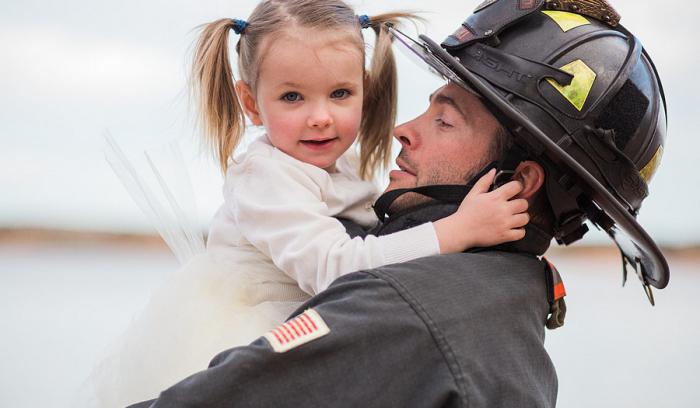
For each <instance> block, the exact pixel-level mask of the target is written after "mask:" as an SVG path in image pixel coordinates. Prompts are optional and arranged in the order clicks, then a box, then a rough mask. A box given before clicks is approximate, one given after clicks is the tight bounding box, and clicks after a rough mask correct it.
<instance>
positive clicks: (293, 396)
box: [132, 205, 557, 408]
mask: <svg viewBox="0 0 700 408" xmlns="http://www.w3.org/2000/svg"><path fill="white" fill-rule="evenodd" d="M453 210H454V207H449V208H448V207H445V206H441V205H430V206H424V207H422V208H420V209H417V210H415V211H412V212H409V213H406V214H402V215H400V216H397V217H395V218H394V219H392V220H390V221H389V222H388V223H386V224H385V225H383V226H381V227H380V228H379V229H378V230H377V231H376V233H378V234H384V233H390V232H393V231H395V230H397V229H403V228H407V227H410V226H412V225H415V224H418V223H422V222H426V221H431V220H435V219H438V218H441V217H442V216H444V215H446V213H447V212H450V211H453ZM548 245H549V237H547V236H546V235H544V234H542V233H540V232H538V231H537V230H536V229H534V228H532V227H528V229H527V235H526V238H525V239H523V240H522V241H519V242H517V243H516V244H513V245H505V246H501V247H496V248H489V249H481V250H475V251H470V252H467V253H461V254H452V255H439V256H432V257H426V258H421V259H417V260H414V261H411V262H406V263H401V264H394V265H387V266H384V267H381V268H376V269H372V270H366V271H361V272H356V273H352V274H349V275H346V276H344V277H342V278H340V279H338V280H336V281H335V282H334V283H333V284H332V285H331V286H330V288H328V289H327V290H326V291H324V292H322V293H319V294H318V295H316V296H314V297H313V298H312V299H311V300H309V301H308V302H306V303H305V304H304V305H303V306H302V307H301V308H300V309H299V310H297V312H295V315H297V314H300V313H303V312H305V311H308V309H312V310H313V311H314V313H317V315H318V316H319V317H320V319H321V320H322V323H319V325H322V324H325V325H326V326H327V328H328V332H327V333H326V334H324V335H322V336H320V337H316V338H312V339H311V340H307V341H306V342H304V335H303V334H301V335H300V336H299V337H300V339H299V340H301V341H302V344H300V345H298V346H295V347H293V348H291V349H289V350H287V351H283V352H277V351H275V349H273V343H275V340H274V337H273V336H272V335H270V334H268V335H267V336H264V337H260V338H259V339H257V340H256V341H254V342H253V343H251V344H250V345H248V346H245V347H237V348H233V349H230V350H227V351H224V352H222V353H220V354H219V355H218V356H216V357H215V358H214V359H213V360H212V362H211V364H210V366H209V368H208V369H207V370H204V371H201V372H199V373H196V374H194V375H192V376H190V377H188V378H186V379H185V380H183V381H181V382H179V383H178V384H175V385H173V386H172V387H170V388H169V389H167V390H165V391H163V392H162V393H161V395H160V397H159V398H158V399H157V400H152V401H147V402H143V403H140V404H136V405H134V406H132V407H139V408H142V407H154V408H161V407H170V408H173V407H362V408H365V407H401V408H406V407H417V408H418V407H420V408H427V407H470V408H477V407H484V408H485V407H489V408H496V407H528V408H529V407H554V406H555V404H556V396H557V377H556V373H555V370H554V366H553V365H552V362H551V360H550V358H549V356H548V355H547V352H546V351H545V348H544V324H545V320H546V318H547V315H548V312H549V303H548V300H547V289H546V287H547V285H546V278H545V266H544V264H543V262H542V261H541V260H540V259H539V258H538V257H537V255H540V254H542V253H543V252H544V251H545V250H546V249H547V247H548ZM292 317H294V315H293V316H292ZM299 317H300V319H301V316H299ZM292 320H294V319H292ZM301 320H303V319H301ZM305 322H307V321H289V323H290V324H289V325H288V327H287V328H289V329H293V328H294V327H298V328H299V330H303V326H302V324H301V323H305ZM317 322H318V320H317ZM294 324H297V326H294ZM291 326H294V327H291ZM308 327H309V326H307V328H308ZM282 329H284V328H282V327H281V328H280V330H282ZM273 332H274V331H273ZM273 334H275V333H273ZM278 334H280V336H282V335H283V334H282V332H281V331H280V332H278ZM311 337H313V336H311ZM284 340H285V339H281V341H284ZM173 358H177V356H173Z"/></svg>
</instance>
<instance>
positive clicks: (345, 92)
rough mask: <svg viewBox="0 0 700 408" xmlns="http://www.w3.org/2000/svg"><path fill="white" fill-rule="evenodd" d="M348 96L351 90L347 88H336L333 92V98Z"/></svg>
mask: <svg viewBox="0 0 700 408" xmlns="http://www.w3.org/2000/svg"><path fill="white" fill-rule="evenodd" d="M348 96H350V91H348V90H347V89H336V90H335V91H333V92H331V98H333V99H345V98H347V97H348Z"/></svg>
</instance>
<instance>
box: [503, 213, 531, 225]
mask: <svg viewBox="0 0 700 408" xmlns="http://www.w3.org/2000/svg"><path fill="white" fill-rule="evenodd" d="M528 222H530V215H529V214H528V213H521V214H515V215H513V216H512V217H510V220H509V222H508V224H509V226H510V227H511V228H520V227H524V226H525V225H527V223H528Z"/></svg>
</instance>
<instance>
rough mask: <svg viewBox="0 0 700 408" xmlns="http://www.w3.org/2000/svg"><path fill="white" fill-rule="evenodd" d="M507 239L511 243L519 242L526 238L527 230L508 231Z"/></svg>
mask: <svg viewBox="0 0 700 408" xmlns="http://www.w3.org/2000/svg"><path fill="white" fill-rule="evenodd" d="M506 236H507V238H508V239H509V240H511V241H518V240H521V239H523V238H525V228H516V229H512V230H510V231H508V233H507V234H506Z"/></svg>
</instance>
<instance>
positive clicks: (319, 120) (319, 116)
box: [307, 102, 333, 129]
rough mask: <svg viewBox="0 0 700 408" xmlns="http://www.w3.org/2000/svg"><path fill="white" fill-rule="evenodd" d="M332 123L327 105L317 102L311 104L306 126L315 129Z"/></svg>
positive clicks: (331, 116)
mask: <svg viewBox="0 0 700 408" xmlns="http://www.w3.org/2000/svg"><path fill="white" fill-rule="evenodd" d="M332 124H333V115H332V114H331V111H330V109H329V108H328V105H327V104H325V103H322V102H320V103H317V104H315V105H314V106H313V108H312V111H311V112H310V113H309V117H308V119H307V126H309V127H311V128H317V129H325V128H327V127H329V126H331V125H332Z"/></svg>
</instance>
